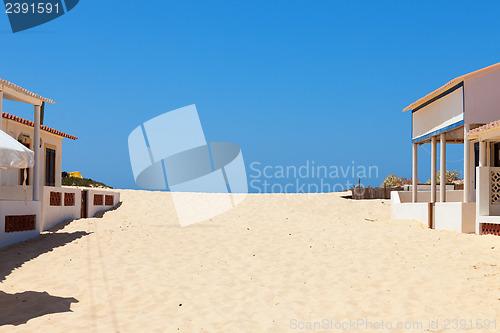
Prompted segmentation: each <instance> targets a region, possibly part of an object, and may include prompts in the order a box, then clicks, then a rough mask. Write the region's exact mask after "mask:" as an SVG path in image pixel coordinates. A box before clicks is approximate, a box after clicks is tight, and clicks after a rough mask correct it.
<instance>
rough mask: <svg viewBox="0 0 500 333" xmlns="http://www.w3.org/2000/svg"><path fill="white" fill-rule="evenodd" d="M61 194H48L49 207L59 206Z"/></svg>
mask: <svg viewBox="0 0 500 333" xmlns="http://www.w3.org/2000/svg"><path fill="white" fill-rule="evenodd" d="M61 199H62V193H61V192H50V205H51V206H61Z"/></svg>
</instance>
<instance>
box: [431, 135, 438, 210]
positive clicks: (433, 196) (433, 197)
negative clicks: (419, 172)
mask: <svg viewBox="0 0 500 333" xmlns="http://www.w3.org/2000/svg"><path fill="white" fill-rule="evenodd" d="M436 150H437V137H436V136H433V137H432V139H431V202H432V203H434V202H436V183H437V182H436V172H437V170H436V167H437V166H436V164H437V163H436V160H437V152H436Z"/></svg>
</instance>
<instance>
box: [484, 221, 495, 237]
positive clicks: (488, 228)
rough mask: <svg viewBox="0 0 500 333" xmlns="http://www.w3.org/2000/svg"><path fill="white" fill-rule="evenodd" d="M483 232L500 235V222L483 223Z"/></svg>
mask: <svg viewBox="0 0 500 333" xmlns="http://www.w3.org/2000/svg"><path fill="white" fill-rule="evenodd" d="M481 234H482V235H495V236H500V224H496V223H481Z"/></svg>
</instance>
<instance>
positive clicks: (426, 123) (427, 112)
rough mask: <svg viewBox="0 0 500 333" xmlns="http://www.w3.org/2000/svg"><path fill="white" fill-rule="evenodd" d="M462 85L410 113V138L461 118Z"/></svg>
mask: <svg viewBox="0 0 500 333" xmlns="http://www.w3.org/2000/svg"><path fill="white" fill-rule="evenodd" d="M463 110H464V109H463V87H460V88H458V89H457V90H455V91H453V92H452V93H450V94H448V95H446V96H444V97H442V98H440V99H438V100H436V101H434V102H432V103H431V104H429V105H427V106H425V107H423V108H421V109H420V110H418V111H416V112H413V113H412V118H413V121H412V127H413V128H412V138H413V139H416V138H418V137H421V136H423V135H426V134H429V133H432V132H434V131H437V130H440V129H442V128H444V127H446V126H449V125H452V124H454V123H456V122H459V121H461V120H463V119H464V118H463Z"/></svg>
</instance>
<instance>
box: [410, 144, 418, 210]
mask: <svg viewBox="0 0 500 333" xmlns="http://www.w3.org/2000/svg"><path fill="white" fill-rule="evenodd" d="M417 152H418V145H417V144H416V143H414V144H413V168H412V177H411V179H412V182H411V183H412V196H411V197H412V202H417V186H418V184H417Z"/></svg>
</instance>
